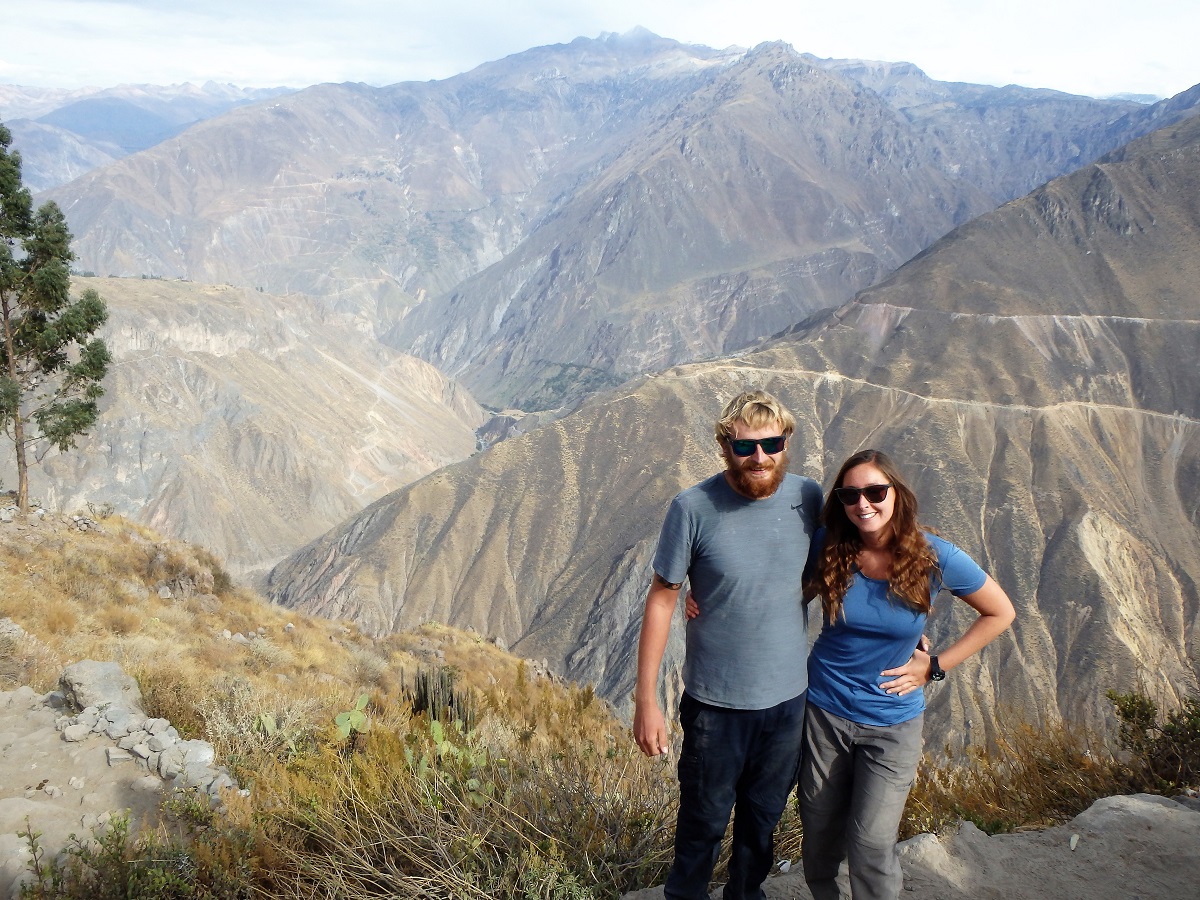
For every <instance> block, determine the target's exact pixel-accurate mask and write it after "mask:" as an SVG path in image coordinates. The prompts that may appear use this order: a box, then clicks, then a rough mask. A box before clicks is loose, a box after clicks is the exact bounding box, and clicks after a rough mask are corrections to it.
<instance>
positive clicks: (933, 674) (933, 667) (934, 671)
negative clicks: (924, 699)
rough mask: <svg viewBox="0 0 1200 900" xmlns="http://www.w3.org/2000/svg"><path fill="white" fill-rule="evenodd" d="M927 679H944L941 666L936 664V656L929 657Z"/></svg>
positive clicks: (944, 674) (944, 675)
mask: <svg viewBox="0 0 1200 900" xmlns="http://www.w3.org/2000/svg"><path fill="white" fill-rule="evenodd" d="M929 680H930V681H945V680H946V673H945V672H943V671H942V667H941V666H939V665H938V658H937V657H936V656H930V657H929Z"/></svg>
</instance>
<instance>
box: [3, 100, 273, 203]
mask: <svg viewBox="0 0 1200 900" xmlns="http://www.w3.org/2000/svg"><path fill="white" fill-rule="evenodd" d="M289 90H290V89H289V88H239V87H235V86H234V85H231V84H217V83H216V82H212V81H209V82H206V83H205V84H203V85H201V86H199V87H197V86H196V85H194V84H175V85H169V86H163V85H153V84H125V85H119V86H117V87H112V88H80V89H78V90H64V89H61V88H35V87H22V86H20V85H10V84H0V121H3V122H5V123H6V124H7V126H8V127H9V130H10V131H11V132H12V134H13V146H14V147H15V148H16V149H17V150H19V151H20V153H21V155H22V158H23V162H24V165H23V175H24V181H25V185H26V187H28V188H29V189H30V190H32V191H35V192H36V191H45V190H49V189H50V188H52V187H57V186H58V185H60V184H66V183H67V182H68V181H72V180H74V179H75V178H78V177H79V176H81V175H83V174H85V173H87V172H89V171H91V170H92V169H96V168H99V167H100V166H103V165H107V164H108V163H110V162H113V161H114V160H117V159H122V158H124V157H126V156H128V155H129V154H131V153H136V152H138V151H139V150H145V149H147V148H148V147H153V146H154V145H155V144H158V143H161V142H162V141H164V140H166V139H167V138H169V137H174V136H175V135H176V134H179V133H180V132H181V131H183V130H184V129H185V128H187V127H188V126H189V125H192V124H194V123H196V122H199V121H202V120H204V119H208V118H211V117H213V116H217V115H220V114H221V113H223V112H226V111H228V110H230V109H233V108H234V107H237V106H244V105H245V104H248V103H254V102H257V101H258V100H263V99H266V98H268V97H275V96H278V95H280V94H284V93H288V91H289Z"/></svg>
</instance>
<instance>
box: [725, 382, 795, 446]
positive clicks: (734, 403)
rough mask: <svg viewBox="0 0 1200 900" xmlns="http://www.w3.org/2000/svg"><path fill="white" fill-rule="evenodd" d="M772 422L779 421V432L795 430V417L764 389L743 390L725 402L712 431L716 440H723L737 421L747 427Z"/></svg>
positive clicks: (762, 425) (728, 435) (729, 434)
mask: <svg viewBox="0 0 1200 900" xmlns="http://www.w3.org/2000/svg"><path fill="white" fill-rule="evenodd" d="M773 422H777V423H779V426H780V434H783V435H789V436H790V435H791V433H792V432H793V431H795V430H796V419H795V417H793V416H792V414H791V413H790V412H788V408H787V407H786V406H784V405H783V404H782V403H780V402H779V400H777V399H776V398H775V397H773V396H772V395H771V394H768V393H767V392H766V391H745V392H743V393H741V394H738V395H737V396H736V397H734V398H733V399H732V400H730V401H729V402H728V403H727V404H725V409H723V410H722V411H721V418H720V419H718V420H717V425H716V428H715V429H714V431H715V432H716V436H717V440H718V441H723V440H725V439H726V438H728V437H730V436H731V435H732V434H733V429H734V426H736V425H737V424H738V423H741V424H742V425H745V426H746V427H747V428H765V427H766V426H767V425H770V424H771V423H773Z"/></svg>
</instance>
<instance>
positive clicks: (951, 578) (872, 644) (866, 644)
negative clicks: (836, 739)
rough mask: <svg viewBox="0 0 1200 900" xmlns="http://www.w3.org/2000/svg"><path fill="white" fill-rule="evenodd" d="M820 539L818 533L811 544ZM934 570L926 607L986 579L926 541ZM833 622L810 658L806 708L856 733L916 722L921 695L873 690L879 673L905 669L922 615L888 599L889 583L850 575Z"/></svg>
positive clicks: (952, 550)
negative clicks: (856, 728) (857, 728)
mask: <svg viewBox="0 0 1200 900" xmlns="http://www.w3.org/2000/svg"><path fill="white" fill-rule="evenodd" d="M823 538H824V530H822V531H820V532H818V535H817V544H818V545H819V544H820V543H821V541H822V539H823ZM925 538H926V540H928V541H929V544H930V546H931V547H932V548H933V551H934V553H936V554H937V559H938V568H939V569H940V570H941V571H940V573H939V572H937V571H935V572H934V573H933V574H931V576H930V579H929V580H930V584H929V597H930V599H931V600H932V599H933V598H934V597H936V596H937V594H938V592H939V591H940V590H941V589H942V588H945V589H946V590H948V591H950V593H952V594H954V595H955V596H960V597H961V596H963V595H965V594H973V593H975V591H977V590H979V589H980V588H981V587H983V584H984V582H985V581H986V580H987V574H986V573H985V572H984V571H983V569H981V568H979V565H978V564H977V563H976V562H975V560H973V559H971V557H970V556H968V555H967V554H966V553H964V552H963V551H962V550H960V549H959V548H958V547H956V546H954V544H952V543H950V542H949V541H946V540H943V539H942V538H940V537H937V536H936V535H932V534H929V533H928V532H927V533H926V534H925ZM842 610H843V612H844V613H845V615H844V617H843V616H839V617H838V619H837V621H836V622H830V621H829V620H828V619H826V620H825V623H824V625H823V627H822V628H821V634H820V636H818V638H817V640H816V643H815V644H813V648H812V652H811V653H810V654H809V658H808V702H809V703H812V704H814V705H816V706H818V707H819V708H821V709H823V710H825V711H826V712H831V713H833V714H834V715H835V716H841V717H842V718H843V719H849V720H850V721H852V722H857V723H859V724H860V725H897V724H899V723H900V722H907V721H908V720H909V719H912V718H914V717H916V716H918V715H920V714H921V712H922V711H923V710H924V709H925V692H924V691H911V692H910V693H908V694H905V695H904V696H903V697H900V696H897V695H895V694H889V693H887V692H886V691H884V690H883V689H882V688H880V687H879V685H881V684H883V683H884V682H885V681H891V680H892V678H891V677H890V676H889V677H884V676H883V675H881V674H880V672H882V671H884V670H885V669H894V668H896V667H897V666H902V665H904V664H905V663H906V662H908V660H909V658H910V657H911V656H912V654H913V651H914V650H915V649H916V648H917V641H919V640H920V639H921V634H922V633H923V632H924V630H925V619H926V615H925V613H919V612H917V611H916V610H915V609H913V608H912V607H911V606H909V605H908V604H907V603H905V602H904V601H903V600H897V599H895V598H893V597H889V596H888V583H887V581H881V580H879V579H876V578H868V577H867V576H865V575H863V574H862V573H861V572H856V573H855V574H854V577H853V579H852V581H851V583H850V587H849V589H848V590H847V591H846V597H845V599H844V600H843V604H842Z"/></svg>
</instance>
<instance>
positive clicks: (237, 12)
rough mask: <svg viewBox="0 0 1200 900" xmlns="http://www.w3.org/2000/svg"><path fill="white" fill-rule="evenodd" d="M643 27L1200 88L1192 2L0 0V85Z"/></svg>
mask: <svg viewBox="0 0 1200 900" xmlns="http://www.w3.org/2000/svg"><path fill="white" fill-rule="evenodd" d="M639 25H640V26H643V27H645V28H648V29H649V30H651V31H653V32H655V33H656V34H659V35H661V36H662V37H667V38H673V39H674V40H678V41H682V42H684V43H690V44H703V45H706V46H709V47H716V48H724V47H728V46H731V45H732V46H742V47H752V46H754V45H755V44H758V43H761V42H762V41H776V40H782V41H786V42H787V43H789V44H791V45H792V46H793V47H794V48H795V49H796V50H797V51H800V52H807V53H812V54H815V55H816V56H820V57H857V58H861V59H875V60H889V61H901V60H903V61H906V62H911V63H915V64H916V65H917V66H919V67H920V68H921V69H923V70H924V71H925V72H926V73H927V74H928V75H929V76H930V77H932V78H935V79H937V80H939V81H967V82H975V83H979V84H997V85H1002V84H1020V85H1024V86H1026V87H1042V88H1053V89H1055V90H1060V91H1066V92H1069V93H1073V94H1084V95H1089V96H1097V97H1107V96H1111V95H1114V94H1118V93H1133V94H1153V95H1156V96H1160V97H1167V96H1172V95H1174V94H1177V93H1179V92H1180V91H1183V90H1186V89H1187V88H1189V87H1191V86H1192V85H1194V84H1196V83H1198V82H1200V51H1197V49H1196V36H1197V35H1200V3H1198V2H1196V0H1141V2H1129V0H1092V2H1081V0H1008V2H1005V3H979V2H971V0H908V2H897V0H819V2H817V0H790V2H780V0H649V2H647V0H567V2H562V0H559V2H551V0H420V2H412V0H288V2H279V0H0V84H19V85H30V86H38V87H61V88H78V87H85V86H94V87H110V86H113V85H117V84H177V83H180V82H185V81H191V82H194V83H197V84H200V83H203V82H205V81H208V80H213V81H218V82H227V83H231V84H236V85H238V86H241V87H274V86H288V87H297V88H298V87H307V86H308V85H311V84H317V83H321V82H327V81H334V82H341V81H362V82H367V83H368V84H374V85H386V84H394V83H396V82H399V81H426V80H430V79H440V78H446V77H449V76H451V75H455V74H458V73H460V72H465V71H467V70H469V69H471V68H474V67H475V66H477V65H479V64H480V63H483V62H487V61H489V60H494V59H500V58H502V57H504V56H509V55H511V54H513V53H520V52H521V51H523V50H528V49H529V48H531V47H537V46H541V45H544V44H557V43H567V42H569V41H571V40H573V39H574V38H576V37H598V36H600V35H601V34H602V33H605V32H618V33H624V32H626V31H628V30H630V29H631V28H634V27H635V26H639Z"/></svg>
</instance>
